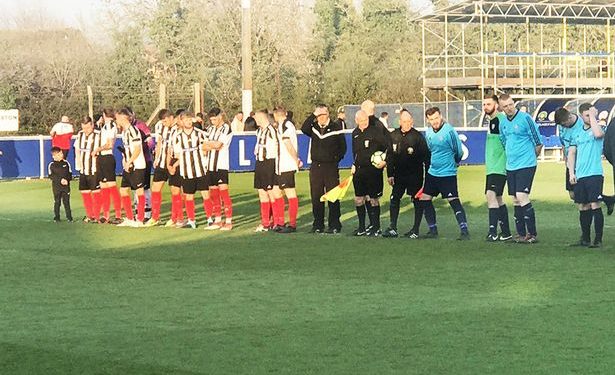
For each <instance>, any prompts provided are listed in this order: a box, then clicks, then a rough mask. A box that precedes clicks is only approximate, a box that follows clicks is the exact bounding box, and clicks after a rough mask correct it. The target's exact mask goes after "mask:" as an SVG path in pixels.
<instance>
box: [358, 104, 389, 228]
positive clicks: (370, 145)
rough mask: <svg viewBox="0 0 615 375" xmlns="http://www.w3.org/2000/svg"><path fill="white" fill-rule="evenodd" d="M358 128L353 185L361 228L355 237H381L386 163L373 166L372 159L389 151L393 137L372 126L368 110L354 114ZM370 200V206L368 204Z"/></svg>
mask: <svg viewBox="0 0 615 375" xmlns="http://www.w3.org/2000/svg"><path fill="white" fill-rule="evenodd" d="M355 122H356V124H357V127H356V128H355V129H354V130H353V132H352V156H353V164H352V169H351V171H352V174H353V175H354V178H353V181H352V183H353V185H354V193H355V194H354V195H355V197H354V203H355V207H356V209H357V216H358V218H359V227H358V228H357V229H356V230H355V231H354V233H353V235H355V236H370V237H378V236H380V235H381V234H382V231H381V230H380V201H379V198H380V197H381V196H382V191H383V189H384V183H383V174H382V171H383V168H384V167H385V166H386V161H382V162H381V163H380V164H379V165H378V166H374V165H372V162H371V157H372V155H373V154H374V152H376V151H382V152H387V150H388V147H389V145H390V143H391V140H390V136H388V134H385V133H383V132H382V130H381V129H380V128H379V127H377V126H374V125H370V123H369V117H368V115H367V113H365V111H363V110H360V111H358V112H357V114H356V115H355ZM368 201H369V203H370V204H369V205H367V204H366V202H368ZM366 209H367V214H368V215H369V221H370V225H369V227H366V226H365V213H366Z"/></svg>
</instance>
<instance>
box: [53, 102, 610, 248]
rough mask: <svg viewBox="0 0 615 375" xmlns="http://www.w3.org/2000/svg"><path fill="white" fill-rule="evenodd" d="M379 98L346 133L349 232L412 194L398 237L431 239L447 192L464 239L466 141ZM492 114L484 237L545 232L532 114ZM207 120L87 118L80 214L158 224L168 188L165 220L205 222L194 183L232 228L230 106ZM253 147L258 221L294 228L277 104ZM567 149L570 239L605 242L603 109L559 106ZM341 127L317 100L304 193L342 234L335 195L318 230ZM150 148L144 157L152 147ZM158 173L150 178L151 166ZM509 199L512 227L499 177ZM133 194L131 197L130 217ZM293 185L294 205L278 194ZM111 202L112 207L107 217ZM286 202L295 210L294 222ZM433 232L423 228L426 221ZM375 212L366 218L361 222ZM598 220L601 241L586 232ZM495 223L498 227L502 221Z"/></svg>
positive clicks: (294, 155) (290, 158)
mask: <svg viewBox="0 0 615 375" xmlns="http://www.w3.org/2000/svg"><path fill="white" fill-rule="evenodd" d="M374 109H375V105H374V103H373V102H371V101H369V100H366V101H365V102H363V103H362V105H361V110H359V111H358V112H357V113H356V116H355V122H356V125H357V126H356V128H355V129H354V130H353V131H352V135H351V137H352V145H351V146H352V158H353V164H352V168H351V173H352V174H353V185H354V191H355V198H354V202H355V207H356V212H357V217H358V222H359V225H358V227H357V228H356V229H355V230H354V232H353V235H354V236H371V237H379V236H382V237H398V236H399V233H398V228H397V222H398V217H399V212H400V208H401V207H400V206H401V200H402V197H403V196H404V195H405V194H406V195H408V196H409V197H410V199H411V201H412V203H413V206H414V223H413V225H412V227H411V229H410V230H409V231H408V232H407V233H405V234H404V236H405V237H407V238H411V239H418V238H437V237H438V226H437V219H436V210H435V208H434V205H433V203H432V200H433V198H435V197H437V196H438V195H441V196H442V198H443V199H446V200H447V201H448V203H449V205H450V207H451V209H452V210H453V213H454V216H455V219H456V221H457V223H458V226H459V230H460V235H459V237H458V239H459V240H467V239H469V238H470V234H469V230H468V223H467V218H466V213H465V210H464V208H463V205H462V203H461V200H460V198H459V189H458V184H457V169H458V166H459V164H460V162H461V161H462V157H463V150H462V145H461V141H460V138H459V136H458V134H457V132H456V131H455V128H454V127H453V126H452V125H451V124H449V123H447V122H446V121H445V120H444V119H443V117H442V114H441V112H440V110H439V109H438V108H437V107H432V108H429V109H427V111H426V112H425V116H426V120H427V122H428V124H429V127H428V128H427V129H426V131H425V134H424V135H423V134H421V133H420V132H419V131H417V130H416V129H415V128H414V126H413V125H414V121H413V117H412V115H411V113H410V112H409V111H407V110H405V109H402V110H401V112H400V118H399V125H400V126H399V128H397V129H395V130H393V131H390V130H389V129H387V128H386V127H385V126H384V125H383V124H382V122H381V121H380V120H379V119H378V118H376V117H375V115H374ZM483 110H484V112H485V115H486V119H487V120H488V127H489V130H488V134H487V141H486V155H485V163H486V184H485V194H486V199H487V206H488V209H489V215H488V217H489V225H488V234H487V237H486V240H487V241H490V242H500V241H515V242H517V243H528V244H531V243H535V242H537V235H538V232H537V229H536V215H535V212H534V208H533V206H532V203H531V201H530V193H531V190H532V184H533V180H534V176H535V174H536V167H537V161H538V155H540V153H541V149H542V142H541V136H540V133H539V130H538V126H537V124H536V123H535V122H534V120H533V119H532V117H531V116H530V115H529V114H527V113H526V112H524V111H520V110H519V109H517V108H516V106H515V103H514V100H513V99H512V98H511V97H510V96H509V95H507V94H504V95H502V96H500V97H499V98H498V97H497V96H495V95H494V96H490V97H487V98H485V99H484V100H483ZM208 117H209V121H210V124H211V125H210V126H209V127H207V128H206V129H205V130H202V129H199V128H195V126H194V115H193V114H192V113H190V112H189V111H184V110H180V111H178V112H176V113H175V114H174V113H172V112H171V111H169V110H166V109H165V110H162V111H160V113H159V116H158V118H159V121H158V123H157V124H156V125H155V127H154V131H153V133H150V132H149V128H148V127H147V125H146V124H144V123H143V122H140V121H138V120H136V118H135V116H134V113H133V112H132V111H131V110H130V109H129V108H123V109H121V110H119V111H117V112H114V111H113V110H111V109H107V110H105V111H103V113H102V116H101V118H100V120H99V121H97V122H96V123H94V122H93V121H92V119H91V118H89V117H85V118H83V120H82V121H81V131H79V133H78V134H77V137H76V140H75V142H74V149H75V159H76V169H77V170H78V171H79V172H80V176H79V190H80V193H81V196H82V199H83V205H84V207H85V210H86V217H85V218H84V221H85V222H91V223H111V224H116V225H118V226H129V227H141V226H146V227H151V226H157V225H160V224H161V223H160V217H161V212H160V211H161V204H162V189H163V187H164V185H165V183H168V185H169V187H170V191H171V212H170V219H169V220H168V221H167V222H166V223H164V225H165V226H168V227H182V228H191V229H195V228H196V227H197V221H196V208H195V206H196V205H195V195H197V193H199V194H200V195H201V197H202V201H203V210H204V213H205V216H206V224H205V229H207V230H231V229H232V228H233V203H232V200H231V197H230V193H229V146H230V143H231V140H232V137H233V134H232V132H231V128H230V126H229V125H228V123H227V121H226V118H225V115H224V113H223V112H222V111H221V110H220V109H219V108H213V109H212V110H211V111H209V113H208ZM253 117H254V120H255V122H256V124H257V130H256V145H255V149H254V157H255V160H256V165H255V171H254V188H255V189H256V190H257V191H258V198H259V202H260V214H261V215H260V216H261V222H260V224H259V225H258V227H257V228H256V230H255V231H256V232H267V231H273V232H277V233H293V232H296V231H297V213H298V209H299V199H298V197H297V192H296V189H295V174H296V173H297V171H298V170H299V168H301V167H302V166H303V162H302V161H301V160H300V158H299V155H298V142H297V129H296V127H295V125H294V124H293V122H292V121H291V120H290V119H289V118H288V115H287V111H286V110H285V109H284V108H283V107H276V108H275V109H274V110H273V111H271V112H269V111H267V110H262V111H257V112H256V113H254V115H253ZM555 121H556V123H557V124H558V127H559V136H560V139H561V142H562V146H563V149H564V154H565V160H566V167H567V168H566V189H567V190H568V191H569V192H570V197H571V199H573V200H574V202H575V203H577V204H578V207H579V212H580V214H579V215H580V226H581V232H582V235H581V239H580V240H579V242H578V243H575V244H574V245H576V246H588V247H600V246H601V244H602V232H603V227H604V216H603V214H602V210H601V208H600V204H601V202H602V201H604V202H605V203H606V204H607V207H608V213H609V214H610V213H612V212H613V205H614V204H615V198H614V197H610V196H605V195H603V194H602V185H603V181H604V177H603V171H602V142H603V140H602V139H603V137H604V134H605V132H604V129H603V127H602V126H601V125H600V124H599V123H598V119H597V111H596V109H595V108H594V107H592V106H591V105H590V104H582V105H581V106H579V114H578V115H577V114H573V113H571V112H569V111H568V110H567V109H565V108H560V109H558V110H557V111H556V113H555ZM343 129H344V127H343V126H342V125H341V124H340V123H339V121H336V120H333V119H331V118H329V112H328V109H327V106H326V105H318V106H316V108H315V110H314V113H313V114H312V115H310V116H309V117H308V118H307V119H306V120H305V122H304V123H303V125H302V127H301V130H302V132H303V134H305V135H306V136H307V137H309V138H310V139H311V147H310V158H311V165H310V191H311V197H312V199H311V201H312V214H313V216H314V221H313V224H312V230H311V231H310V232H312V233H331V234H336V233H339V232H340V231H341V229H342V225H341V222H340V205H339V201H330V202H329V220H328V221H329V222H328V224H329V225H328V229H326V230H325V228H324V224H325V223H324V222H325V220H324V213H325V207H324V203H323V202H322V199H320V198H321V196H323V194H325V193H327V191H330V190H331V189H333V188H334V187H335V186H336V185H338V184H339V162H340V161H341V160H342V158H343V157H344V155H345V153H346V141H345V138H344V131H343ZM118 135H120V137H121V140H122V146H120V147H118V149H119V150H120V151H121V153H122V160H121V163H122V169H123V170H122V180H121V185H120V189H119V191H118V189H117V186H116V173H115V167H116V160H115V158H114V155H113V148H114V147H115V146H114V145H115V139H116V137H117V136H118ZM52 153H53V158H54V161H53V162H52V163H50V165H49V175H50V178H51V179H52V181H53V192H54V199H55V206H54V213H55V220H56V221H59V219H60V216H59V210H60V206H61V204H64V206H65V209H66V213H67V219H69V220H72V215H71V212H70V199H69V198H68V197H69V195H68V194H69V191H70V187H69V186H70V184H69V181H70V179H71V175H72V173H71V170H70V165H68V163H67V162H66V161H65V155H66V151H65V150H64V152H63V150H61V149H59V148H53V149H52ZM148 155H149V157H148ZM385 169H386V171H387V178H386V181H387V182H388V183H389V185H390V186H391V187H392V194H391V198H390V224H389V226H388V227H387V229H385V230H384V231H382V230H381V224H380V216H381V210H380V201H379V199H380V197H381V196H382V194H383V190H384V173H383V172H384V170H385ZM152 171H153V181H152V183H151V186H150V175H151V174H152ZM506 185H508V194H509V195H510V196H511V197H512V200H513V206H514V215H513V217H514V224H515V228H516V234H515V235H514V236H513V234H512V232H511V229H510V224H509V220H508V208H507V206H506V204H505V203H504V201H503V194H504V188H505V186H506ZM150 189H151V203H149V205H150V206H151V217H150V218H149V219H147V220H146V209H145V208H146V193H145V192H146V191H148V190H150ZM131 191H132V192H134V193H135V197H136V216H135V212H134V209H133V199H132V194H131ZM284 196H286V202H285V200H284ZM111 203H113V206H114V209H115V216H114V217H111V216H110V208H111ZM286 207H288V219H289V220H288V221H286ZM423 218H425V221H426V222H427V226H428V232H426V233H425V234H423V235H419V229H420V225H421V222H422V219H423ZM367 220H369V223H368V222H367ZM592 222H593V223H594V232H595V235H594V239H593V241H592V240H591V238H590V232H591V230H590V229H591V228H590V227H591V224H592ZM498 227H499V232H498Z"/></svg>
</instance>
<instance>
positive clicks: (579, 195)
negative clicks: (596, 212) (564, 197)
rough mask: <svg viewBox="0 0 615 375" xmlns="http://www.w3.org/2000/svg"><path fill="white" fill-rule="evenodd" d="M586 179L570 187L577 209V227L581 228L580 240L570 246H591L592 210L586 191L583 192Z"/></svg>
mask: <svg viewBox="0 0 615 375" xmlns="http://www.w3.org/2000/svg"><path fill="white" fill-rule="evenodd" d="M585 182H586V178H581V179H579V180H578V181H577V183H576V184H574V185H573V186H572V187H573V189H574V201H575V203H576V204H577V207H578V208H579V225H580V227H581V238H580V239H579V241H578V242H575V243H573V244H572V245H571V246H582V247H587V246H590V245H591V225H592V220H593V210H592V206H591V204H590V202H589V200H588V199H587V198H588V194H587V191H586V190H585Z"/></svg>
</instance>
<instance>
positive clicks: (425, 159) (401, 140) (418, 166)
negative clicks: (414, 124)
mask: <svg viewBox="0 0 615 375" xmlns="http://www.w3.org/2000/svg"><path fill="white" fill-rule="evenodd" d="M391 142H392V146H393V150H392V153H391V155H389V157H388V158H387V176H389V177H399V176H420V177H421V178H422V177H423V174H424V170H425V169H428V168H429V159H430V152H429V147H427V141H426V140H425V137H424V136H423V135H422V134H421V133H420V132H419V131H418V130H416V129H415V128H411V129H410V131H408V132H407V133H404V132H403V131H402V130H401V129H395V130H393V131H392V132H391Z"/></svg>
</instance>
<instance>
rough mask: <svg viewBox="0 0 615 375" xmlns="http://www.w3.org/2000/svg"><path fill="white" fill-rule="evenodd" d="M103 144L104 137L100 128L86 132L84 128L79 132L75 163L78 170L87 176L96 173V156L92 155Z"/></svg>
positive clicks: (76, 142)
mask: <svg viewBox="0 0 615 375" xmlns="http://www.w3.org/2000/svg"><path fill="white" fill-rule="evenodd" d="M101 145H102V137H101V134H100V132H99V131H98V130H94V131H92V132H91V133H90V134H85V132H84V131H83V130H81V131H80V132H79V133H77V139H76V140H75V158H76V160H75V163H76V164H77V170H78V171H79V172H80V173H81V174H83V175H87V176H92V175H95V174H96V156H92V151H94V150H95V149H97V148H99V147H100V146H101Z"/></svg>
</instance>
